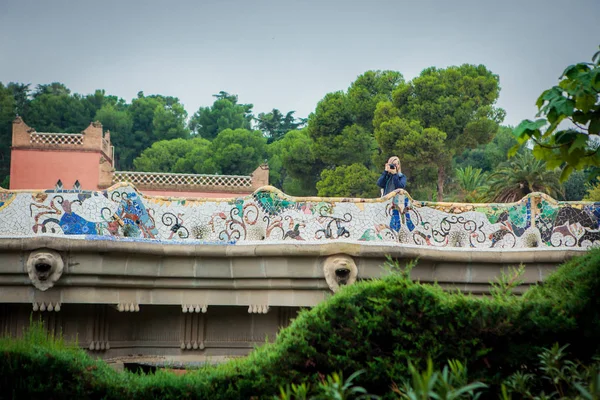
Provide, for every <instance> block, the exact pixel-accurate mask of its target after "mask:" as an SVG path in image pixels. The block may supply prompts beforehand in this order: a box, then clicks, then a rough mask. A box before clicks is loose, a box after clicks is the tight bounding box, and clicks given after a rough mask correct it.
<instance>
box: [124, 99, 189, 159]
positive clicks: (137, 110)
mask: <svg viewBox="0 0 600 400" xmlns="http://www.w3.org/2000/svg"><path fill="white" fill-rule="evenodd" d="M127 110H128V112H129V114H130V115H131V118H132V132H133V134H132V135H127V137H126V138H124V142H125V143H126V146H127V147H128V148H129V149H131V150H132V151H131V152H128V155H127V158H121V159H120V166H121V168H129V167H130V166H131V165H132V163H133V159H134V158H135V157H137V156H138V155H139V154H141V152H142V151H143V150H144V149H146V148H148V147H150V146H151V145H152V143H154V142H156V141H159V140H165V139H177V138H188V137H189V130H188V129H187V128H186V126H185V120H186V118H187V113H186V111H185V109H184V108H183V106H182V105H181V104H180V103H179V99H178V98H176V97H171V96H161V95H152V96H144V93H143V92H139V93H138V97H137V98H136V99H133V100H132V102H131V106H129V107H128V108H127Z"/></svg>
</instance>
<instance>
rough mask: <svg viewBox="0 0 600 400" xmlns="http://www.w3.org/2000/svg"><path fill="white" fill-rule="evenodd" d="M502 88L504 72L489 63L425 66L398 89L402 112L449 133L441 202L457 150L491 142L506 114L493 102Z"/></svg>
mask: <svg viewBox="0 0 600 400" xmlns="http://www.w3.org/2000/svg"><path fill="white" fill-rule="evenodd" d="M499 92H500V86H499V80H498V76H497V75H494V74H492V72H490V71H489V70H488V69H487V68H486V67H485V66H483V65H478V66H476V65H469V64H464V65H461V66H460V67H448V68H446V69H437V68H435V67H431V68H428V69H425V70H424V71H423V72H422V73H421V74H420V75H419V76H418V77H416V78H415V79H413V80H412V81H411V82H409V83H406V84H400V85H399V86H398V87H397V88H396V89H395V90H394V92H393V99H394V106H395V107H396V108H397V109H398V111H399V112H398V114H397V115H398V116H399V117H401V118H403V119H406V120H408V121H417V122H418V123H419V124H420V125H421V126H422V127H423V128H424V129H428V128H435V129H438V130H439V131H441V132H443V133H444V134H445V135H446V137H445V139H444V150H443V151H444V155H445V157H444V159H443V160H438V161H437V162H436V166H437V187H438V201H441V200H442V199H443V196H444V183H445V181H446V179H447V171H448V170H449V168H450V165H451V160H452V158H453V157H454V155H455V154H457V153H458V152H460V151H463V150H464V149H465V148H474V147H476V146H478V145H479V144H481V143H487V142H489V141H490V140H491V139H492V137H493V135H494V134H495V133H496V131H497V129H498V125H499V123H500V122H502V120H503V119H504V114H505V113H504V110H502V109H499V108H495V107H494V106H493V105H494V103H495V102H496V100H497V99H498V94H499Z"/></svg>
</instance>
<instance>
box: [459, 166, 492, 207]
mask: <svg viewBox="0 0 600 400" xmlns="http://www.w3.org/2000/svg"><path fill="white" fill-rule="evenodd" d="M456 180H457V182H458V186H460V192H461V193H460V196H461V198H462V200H463V201H467V202H478V201H481V200H482V193H484V192H485V191H486V189H487V187H486V186H485V182H486V180H487V174H486V173H485V172H483V171H482V169H481V168H473V167H472V166H470V165H469V166H468V167H465V168H456Z"/></svg>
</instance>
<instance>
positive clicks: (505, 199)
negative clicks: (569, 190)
mask: <svg viewBox="0 0 600 400" xmlns="http://www.w3.org/2000/svg"><path fill="white" fill-rule="evenodd" d="M488 184H489V191H488V194H487V196H488V199H489V200H491V201H494V202H502V203H509V202H514V201H517V200H520V199H521V198H523V197H524V196H526V195H528V194H529V193H533V192H543V193H546V194H548V195H550V196H552V197H554V198H558V197H559V196H563V195H564V189H563V187H562V185H561V184H560V180H559V172H558V171H556V170H548V169H547V168H546V163H545V162H544V161H542V160H536V159H535V157H534V156H533V154H532V152H531V151H526V152H523V153H521V154H517V155H516V156H515V157H513V158H511V159H509V160H508V161H505V162H504V163H502V164H501V165H500V166H499V167H498V169H497V170H496V171H494V172H493V173H492V174H491V175H490V178H489V181H488Z"/></svg>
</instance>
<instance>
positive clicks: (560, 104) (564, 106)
mask: <svg viewBox="0 0 600 400" xmlns="http://www.w3.org/2000/svg"><path fill="white" fill-rule="evenodd" d="M550 107H552V108H554V109H555V110H556V112H557V113H558V117H560V116H561V115H566V116H569V117H570V116H571V115H573V111H574V110H575V102H574V101H573V100H571V99H568V98H566V97H562V96H561V97H560V98H557V99H556V100H554V101H553V102H552V103H551V104H550ZM548 119H550V118H548ZM551 122H552V121H551Z"/></svg>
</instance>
